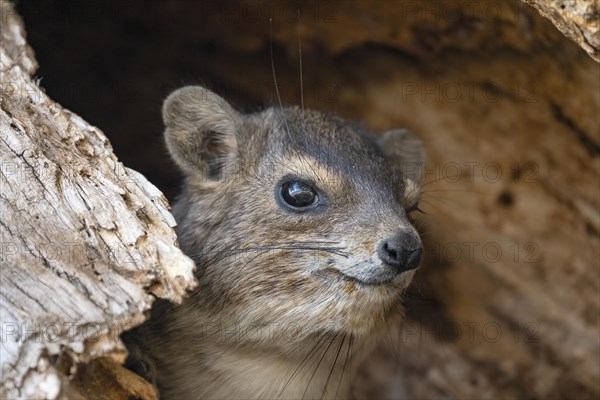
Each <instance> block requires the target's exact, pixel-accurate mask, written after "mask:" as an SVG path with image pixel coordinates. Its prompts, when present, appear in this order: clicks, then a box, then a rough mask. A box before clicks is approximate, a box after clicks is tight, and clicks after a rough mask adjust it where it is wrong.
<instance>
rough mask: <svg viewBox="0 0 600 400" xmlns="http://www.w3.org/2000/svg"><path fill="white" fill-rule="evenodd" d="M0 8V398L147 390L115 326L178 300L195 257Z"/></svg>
mask: <svg viewBox="0 0 600 400" xmlns="http://www.w3.org/2000/svg"><path fill="white" fill-rule="evenodd" d="M1 5H2V10H1V11H0V17H1V18H2V25H1V28H0V35H1V38H0V74H1V76H0V94H1V96H2V98H1V100H0V139H1V142H0V155H1V159H2V164H1V165H2V170H1V179H2V181H1V183H2V191H1V194H0V201H1V209H0V210H1V217H0V232H1V235H2V236H1V237H2V239H1V240H2V242H1V246H2V247H1V257H2V258H1V266H0V289H1V293H0V313H1V315H0V319H1V323H2V331H1V339H2V343H1V349H0V350H1V357H0V358H1V365H2V382H1V386H0V398H10V399H13V398H27V399H34V398H38V399H55V398H65V399H74V398H94V397H95V396H97V395H106V396H108V398H127V397H129V396H133V397H138V398H143V399H151V398H154V397H155V393H154V391H153V389H152V387H151V386H149V385H147V384H146V383H145V381H143V380H142V379H141V378H139V377H137V376H136V375H134V374H131V373H128V372H127V371H126V370H124V369H122V368H121V367H120V363H122V361H123V360H124V357H125V356H126V352H125V349H124V347H123V345H122V343H121V341H120V339H119V334H120V333H121V332H123V331H124V330H125V329H127V328H130V327H132V326H134V325H136V324H139V323H141V322H143V320H144V318H145V317H144V312H145V311H146V310H148V309H149V308H150V306H151V304H152V302H153V301H154V299H155V298H157V297H162V298H166V299H170V300H172V301H175V302H179V301H181V300H182V298H183V296H184V295H185V293H186V290H187V289H190V288H192V287H193V285H194V278H193V274H192V271H193V263H192V261H191V260H190V259H188V258H187V257H186V256H185V255H183V253H181V251H180V250H179V248H178V247H177V244H176V236H175V232H174V230H173V227H174V225H175V222H174V219H173V217H172V216H171V214H170V213H169V211H168V205H167V202H166V200H165V199H164V197H163V196H162V194H161V193H160V192H159V191H158V190H157V189H156V188H155V187H154V186H153V185H152V184H151V183H149V182H148V181H147V180H146V179H145V178H144V177H143V176H142V175H141V174H139V173H137V172H135V171H133V170H130V169H128V168H126V167H124V166H123V165H122V164H121V163H120V162H119V161H118V160H117V158H116V157H115V155H114V154H113V153H112V149H111V146H110V144H109V142H108V140H107V139H106V137H105V136H104V134H103V133H102V132H100V131H99V130H98V129H97V128H95V127H93V126H90V125H89V124H88V123H86V122H85V121H83V120H82V119H81V118H80V117H79V116H77V115H75V114H73V113H71V112H69V111H68V110H65V109H63V108H62V107H61V106H60V105H58V104H56V103H55V102H53V101H52V100H51V99H50V98H48V97H47V96H46V94H45V93H44V91H43V90H42V89H41V88H40V87H39V85H38V82H35V81H34V80H33V79H32V76H33V74H34V73H35V71H36V68H37V64H36V61H35V58H34V56H33V52H32V50H31V49H30V48H29V46H28V45H27V43H26V41H25V32H24V28H23V24H22V22H21V20H20V18H19V17H18V16H17V15H16V14H15V12H14V10H13V8H12V5H11V4H10V3H6V2H2V3H1Z"/></svg>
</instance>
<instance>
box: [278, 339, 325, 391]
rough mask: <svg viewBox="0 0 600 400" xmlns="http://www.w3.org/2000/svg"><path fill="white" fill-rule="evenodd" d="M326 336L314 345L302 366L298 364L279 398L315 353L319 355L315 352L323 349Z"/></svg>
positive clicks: (301, 363)
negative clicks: (322, 345)
mask: <svg viewBox="0 0 600 400" xmlns="http://www.w3.org/2000/svg"><path fill="white" fill-rule="evenodd" d="M326 337H327V336H326V335H322V336H321V337H319V339H318V340H317V343H316V344H315V345H314V347H313V348H312V349H311V350H310V351H309V352H308V353H307V354H306V356H305V357H304V358H303V359H302V361H301V362H300V364H298V366H297V367H296V369H295V370H294V372H292V375H291V376H290V378H289V379H288V381H287V382H286V383H285V385H284V386H283V389H281V392H279V396H278V397H277V398H280V397H281V395H282V394H283V392H284V391H285V388H287V387H288V385H289V384H290V382H292V380H293V379H294V377H295V376H296V375H297V374H298V373H299V372H300V370H301V369H302V367H303V366H304V365H305V364H306V363H308V360H309V358H311V359H312V354H313V353H315V354H317V353H318V351H317V352H315V350H317V348H320V347H321V344H324V343H325V341H324V339H325V338H326Z"/></svg>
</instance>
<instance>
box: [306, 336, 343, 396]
mask: <svg viewBox="0 0 600 400" xmlns="http://www.w3.org/2000/svg"><path fill="white" fill-rule="evenodd" d="M337 337H338V335H337V334H335V335H334V336H333V338H332V339H331V341H330V342H329V344H328V345H327V348H326V349H325V351H324V352H323V355H322V356H321V359H320V360H319V362H318V364H317V366H316V367H315V370H314V371H313V373H312V375H311V376H310V379H309V381H308V383H307V384H306V388H305V389H304V393H302V399H304V396H306V392H307V391H308V388H309V387H310V383H311V382H312V380H313V378H314V377H315V374H316V373H317V370H318V369H319V366H321V363H322V362H323V359H324V358H325V356H326V355H327V352H328V351H329V348H330V347H331V345H332V344H333V342H334V341H335V339H337Z"/></svg>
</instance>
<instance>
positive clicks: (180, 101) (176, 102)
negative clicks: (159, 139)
mask: <svg viewBox="0 0 600 400" xmlns="http://www.w3.org/2000/svg"><path fill="white" fill-rule="evenodd" d="M162 115H163V121H164V123H165V127H166V130H165V141H166V143H167V148H168V149H169V153H170V154H171V157H172V158H173V159H174V160H175V162H176V163H177V164H178V165H179V167H180V168H181V169H182V170H183V171H184V172H185V173H186V174H188V175H192V176H194V175H196V176H204V177H206V178H208V179H210V180H219V179H220V178H221V176H222V172H223V169H224V167H225V166H227V165H228V164H232V163H234V162H235V161H236V154H237V139H236V130H237V129H238V126H239V124H240V121H241V115H240V114H239V113H238V112H236V111H235V110H234V109H233V108H232V107H231V106H230V105H229V103H227V101H225V100H224V99H222V98H221V97H219V96H218V95H216V94H215V93H213V92H211V91H210V90H208V89H205V88H203V87H200V86H186V87H183V88H181V89H178V90H176V91H174V92H173V93H171V94H170V95H169V97H167V98H166V100H165V102H164V104H163V108H162Z"/></svg>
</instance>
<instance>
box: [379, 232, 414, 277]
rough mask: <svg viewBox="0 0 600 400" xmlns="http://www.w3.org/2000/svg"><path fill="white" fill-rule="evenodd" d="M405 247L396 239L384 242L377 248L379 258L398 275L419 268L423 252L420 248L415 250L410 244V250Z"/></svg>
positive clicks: (404, 244)
mask: <svg viewBox="0 0 600 400" xmlns="http://www.w3.org/2000/svg"><path fill="white" fill-rule="evenodd" d="M406 245H407V244H406V243H403V242H402V241H400V240H399V239H396V238H390V239H387V240H384V241H383V242H382V243H381V245H380V246H379V251H378V253H379V258H380V259H381V260H382V261H383V262H384V263H386V264H387V265H389V266H391V267H392V268H394V269H396V270H397V272H398V273H400V272H404V271H409V270H411V269H415V268H417V267H418V266H419V263H420V261H421V254H422V252H423V251H422V249H421V247H418V248H416V249H415V248H414V247H413V246H414V244H412V243H411V247H413V248H412V249H411V248H409V249H407V248H406V247H407V246H406Z"/></svg>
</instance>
